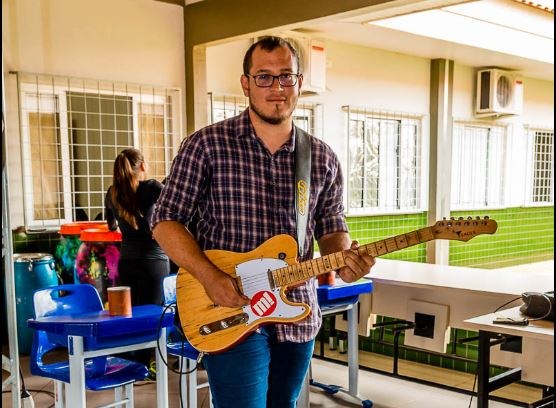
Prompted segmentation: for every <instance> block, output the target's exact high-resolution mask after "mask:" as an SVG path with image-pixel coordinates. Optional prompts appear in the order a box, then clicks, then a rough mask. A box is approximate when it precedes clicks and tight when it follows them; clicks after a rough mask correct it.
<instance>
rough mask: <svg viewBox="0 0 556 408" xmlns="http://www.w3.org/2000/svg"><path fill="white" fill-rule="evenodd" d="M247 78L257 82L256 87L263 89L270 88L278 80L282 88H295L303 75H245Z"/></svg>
mask: <svg viewBox="0 0 556 408" xmlns="http://www.w3.org/2000/svg"><path fill="white" fill-rule="evenodd" d="M245 76H247V77H251V78H253V79H254V80H255V85H257V86H258V87H261V88H270V87H271V86H272V84H274V80H275V79H277V80H278V83H279V84H280V85H281V86H294V85H295V84H297V78H299V77H300V76H301V74H280V75H270V74H259V75H249V74H245Z"/></svg>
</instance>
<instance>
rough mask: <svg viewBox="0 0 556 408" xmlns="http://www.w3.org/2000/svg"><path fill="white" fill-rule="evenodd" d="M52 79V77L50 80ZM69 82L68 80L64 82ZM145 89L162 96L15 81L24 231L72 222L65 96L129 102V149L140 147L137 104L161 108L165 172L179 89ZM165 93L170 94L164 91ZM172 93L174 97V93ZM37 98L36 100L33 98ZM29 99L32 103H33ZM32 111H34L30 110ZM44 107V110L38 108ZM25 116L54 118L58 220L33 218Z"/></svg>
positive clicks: (176, 125) (176, 126)
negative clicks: (121, 98)
mask: <svg viewBox="0 0 556 408" xmlns="http://www.w3.org/2000/svg"><path fill="white" fill-rule="evenodd" d="M52 78H54V77H52ZM68 83H69V81H68ZM144 86H145V87H150V88H154V89H163V90H165V91H166V92H165V93H164V94H156V93H154V92H152V93H140V92H134V91H130V90H129V89H127V87H126V89H125V91H119V90H105V89H99V88H93V87H90V86H83V87H78V86H72V85H69V86H64V85H59V84H38V83H33V82H31V81H26V80H19V81H18V87H19V92H18V96H19V114H20V150H21V153H20V154H21V172H22V176H23V178H22V184H23V185H22V187H23V207H24V208H23V215H24V224H25V227H26V229H29V230H34V229H39V228H40V229H51V228H52V229H54V228H58V227H59V226H60V225H61V224H63V223H66V222H72V221H74V220H73V215H72V212H73V209H74V208H73V201H72V200H73V197H72V195H73V194H74V191H73V190H72V179H73V177H74V175H73V174H72V170H71V162H70V153H69V152H70V148H71V146H70V143H69V128H68V106H67V97H68V93H72V92H74V93H75V92H78V93H83V94H85V95H88V94H90V95H91V96H98V95H107V96H126V97H129V98H130V99H131V107H132V118H131V120H132V126H133V133H132V140H133V146H134V147H137V148H141V147H142V146H140V140H141V129H140V127H139V117H140V115H141V114H143V113H144V112H143V111H142V110H140V109H139V104H152V105H161V106H163V112H164V120H163V132H164V138H165V146H164V150H165V152H166V156H167V157H166V159H165V167H166V169H167V171H168V169H169V167H170V165H171V162H172V159H173V150H174V144H175V140H173V139H174V136H175V135H180V134H181V114H180V112H181V111H180V109H181V106H180V103H181V97H180V94H181V92H180V90H179V89H177V88H162V87H160V88H157V87H152V86H149V85H144ZM168 90H170V91H172V92H167V91H168ZM174 92H175V94H174ZM37 95H38V96H39V98H37ZM44 95H47V96H48V97H50V98H51V101H50V103H49V104H42V105H41V101H40V100H41V98H40V96H44ZM33 98H34V100H35V101H36V102H35V105H34V106H32V104H33ZM167 98H170V100H171V110H170V111H169V110H168V109H167V104H168V100H167ZM33 108H35V109H34V110H33ZM41 108H44V109H45V110H43V109H41ZM28 113H38V114H40V113H53V114H55V115H56V121H57V122H58V123H57V124H56V125H57V126H56V132H57V139H58V143H59V144H60V151H61V155H60V160H61V172H62V174H60V177H61V179H62V186H61V188H62V192H61V197H62V200H63V202H62V203H61V205H60V207H59V208H60V216H61V217H60V218H55V219H39V218H36V217H35V214H34V208H35V195H34V193H35V192H34V188H33V183H32V179H33V168H32V160H33V158H32V157H31V156H32V154H31V143H32V140H31V133H30V125H29V116H28ZM169 118H171V119H172V123H173V129H171V130H170V129H169V128H168V119H169Z"/></svg>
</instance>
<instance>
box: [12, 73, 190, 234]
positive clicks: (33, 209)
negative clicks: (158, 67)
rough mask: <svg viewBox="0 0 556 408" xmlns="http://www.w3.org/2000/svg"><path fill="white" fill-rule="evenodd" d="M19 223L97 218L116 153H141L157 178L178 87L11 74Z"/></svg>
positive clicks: (172, 135) (167, 150)
mask: <svg viewBox="0 0 556 408" xmlns="http://www.w3.org/2000/svg"><path fill="white" fill-rule="evenodd" d="M16 74H17V83H18V95H19V110H20V134H21V158H22V160H21V163H22V165H21V171H22V176H23V177H22V180H23V191H24V200H23V201H24V207H25V226H26V228H28V229H33V228H37V227H57V226H59V225H60V224H61V223H63V222H69V221H76V220H87V219H88V220H93V219H104V214H103V212H104V197H105V194H106V191H107V189H108V187H109V186H110V185H111V184H112V173H113V164H114V159H115V157H116V155H117V154H118V153H119V152H120V151H121V150H123V149H125V148H128V147H136V148H139V149H140V150H141V151H142V152H143V155H144V156H145V161H146V162H147V165H148V174H149V176H150V177H152V178H156V179H158V180H162V179H163V178H164V177H165V176H166V174H167V171H168V170H169V166H170V164H171V159H172V157H173V156H174V151H173V147H172V146H174V145H175V143H176V141H177V140H178V138H179V135H180V134H181V109H180V107H179V104H180V97H179V95H180V90H179V89H176V88H161V87H154V86H150V85H139V84H128V83H117V82H111V81H102V80H93V79H82V78H71V77H61V76H54V75H43V74H30V73H21V72H19V73H16Z"/></svg>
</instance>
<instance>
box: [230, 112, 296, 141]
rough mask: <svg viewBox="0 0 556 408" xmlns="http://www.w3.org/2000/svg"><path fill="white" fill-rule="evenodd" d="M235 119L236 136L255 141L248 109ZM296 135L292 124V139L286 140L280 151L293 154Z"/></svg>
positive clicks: (255, 137) (255, 136)
mask: <svg viewBox="0 0 556 408" xmlns="http://www.w3.org/2000/svg"><path fill="white" fill-rule="evenodd" d="M236 118H237V123H236V125H237V126H236V129H237V130H236V136H237V137H250V138H252V139H257V135H255V129H254V128H253V124H252V123H251V119H249V108H247V109H245V110H244V111H243V112H241V113H240V114H239V115H238V116H237V117H236ZM296 134H297V130H296V126H295V124H293V125H292V137H291V138H290V139H289V140H288V142H287V143H286V144H285V145H284V146H282V148H281V149H280V150H282V149H284V150H286V151H287V152H293V151H294V150H295V137H296ZM257 140H258V139H257Z"/></svg>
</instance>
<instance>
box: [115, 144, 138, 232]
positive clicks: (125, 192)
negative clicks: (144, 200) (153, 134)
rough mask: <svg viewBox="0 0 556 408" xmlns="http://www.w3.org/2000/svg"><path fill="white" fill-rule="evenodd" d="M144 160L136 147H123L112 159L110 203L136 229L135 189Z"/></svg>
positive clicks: (136, 207)
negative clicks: (114, 158) (112, 175)
mask: <svg viewBox="0 0 556 408" xmlns="http://www.w3.org/2000/svg"><path fill="white" fill-rule="evenodd" d="M144 162H145V159H144V158H143V154H142V153H141V152H140V151H139V150H137V149H125V150H123V151H121V152H120V154H118V156H117V157H116V160H115V161H114V178H113V181H112V188H111V189H110V192H111V194H112V196H111V198H112V203H113V204H114V206H115V207H116V209H117V210H118V212H119V214H120V216H121V217H122V218H123V219H124V220H125V221H126V222H127V223H128V224H129V225H131V226H132V227H133V228H135V229H138V228H139V227H138V226H137V219H136V216H137V215H139V208H138V206H137V199H136V198H135V191H136V190H137V187H138V186H139V174H140V172H141V165H142V164H143V163H144Z"/></svg>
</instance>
